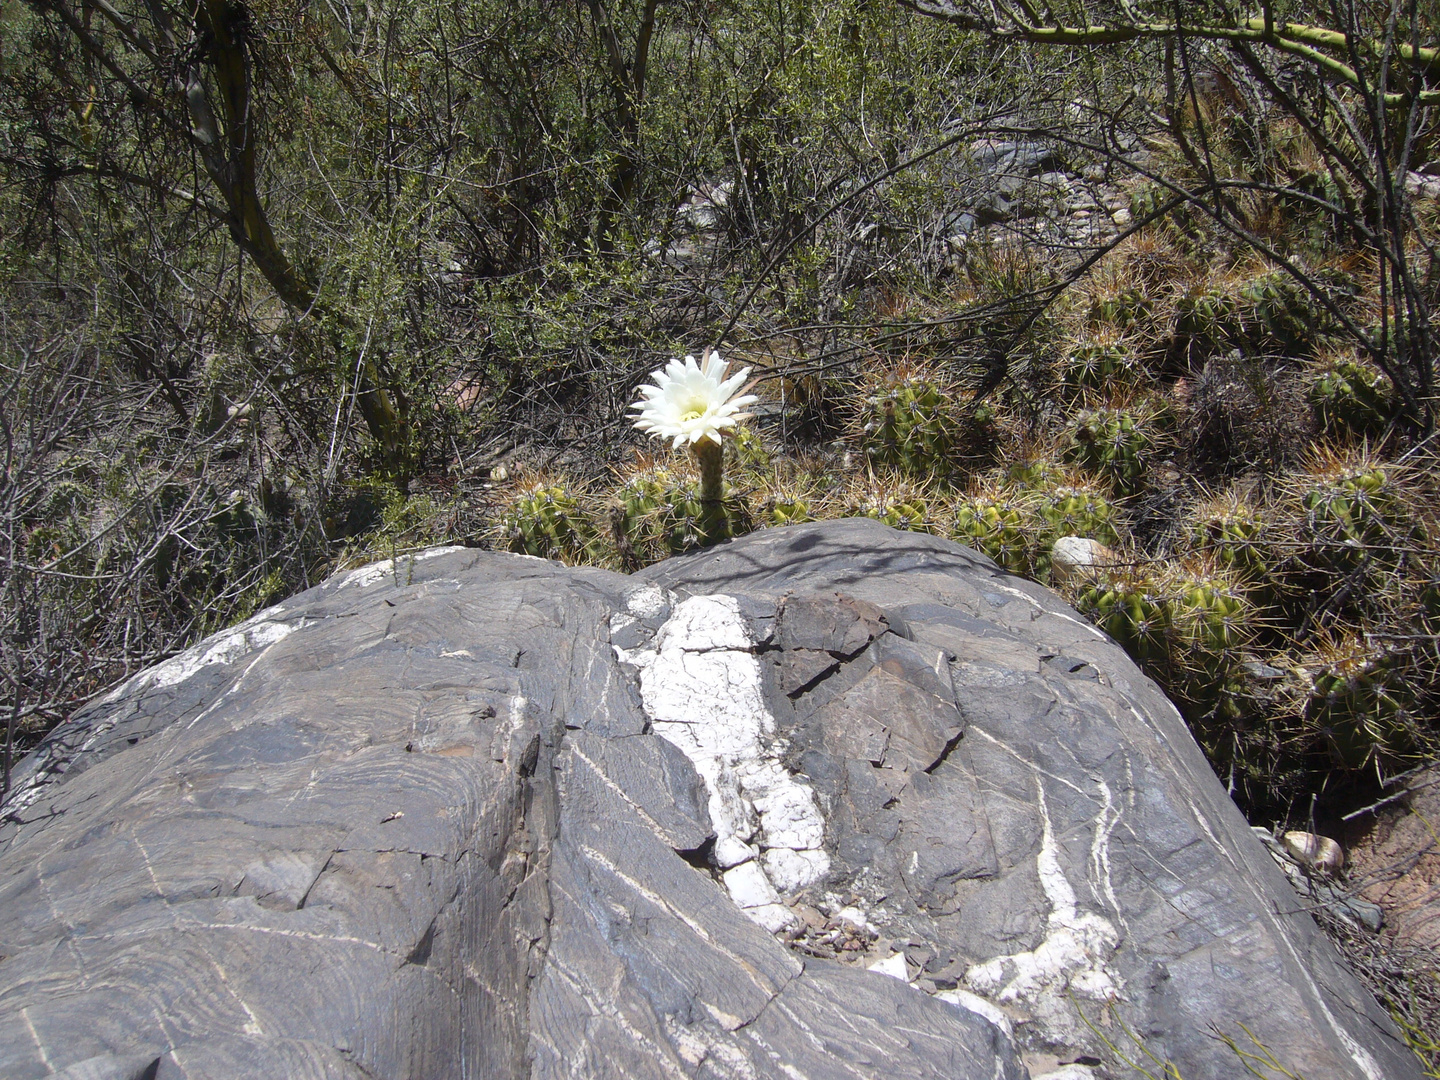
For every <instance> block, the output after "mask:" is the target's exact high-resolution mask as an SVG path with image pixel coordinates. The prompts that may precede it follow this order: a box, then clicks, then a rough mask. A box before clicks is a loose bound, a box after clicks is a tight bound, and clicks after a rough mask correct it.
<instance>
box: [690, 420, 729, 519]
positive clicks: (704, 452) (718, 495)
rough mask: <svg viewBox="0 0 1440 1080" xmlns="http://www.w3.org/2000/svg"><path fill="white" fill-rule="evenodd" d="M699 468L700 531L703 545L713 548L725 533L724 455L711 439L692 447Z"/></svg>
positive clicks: (721, 449) (701, 441) (717, 444)
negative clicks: (710, 545)
mask: <svg viewBox="0 0 1440 1080" xmlns="http://www.w3.org/2000/svg"><path fill="white" fill-rule="evenodd" d="M690 449H691V451H692V452H693V453H694V455H695V460H696V462H697V463H698V464H699V466H700V528H701V532H702V534H703V536H704V538H705V543H706V544H707V545H709V544H716V543H719V542H720V541H721V540H724V539H725V538H726V536H727V535H728V533H729V529H728V527H727V526H728V524H729V523H728V522H727V521H726V517H725V490H724V488H725V472H724V463H725V452H724V449H723V448H722V447H721V445H720V444H719V443H718V442H715V441H714V440H713V439H701V440H700V441H699V442H696V443H692V444H691V446H690Z"/></svg>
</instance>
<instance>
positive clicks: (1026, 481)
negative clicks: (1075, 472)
mask: <svg viewBox="0 0 1440 1080" xmlns="http://www.w3.org/2000/svg"><path fill="white" fill-rule="evenodd" d="M1005 479H1006V480H1007V481H1009V483H1010V484H1011V485H1012V486H1013V487H1014V488H1015V489H1016V490H1017V491H1047V490H1049V489H1050V488H1055V487H1060V486H1062V485H1064V484H1067V483H1069V482H1070V479H1071V477H1070V476H1069V474H1068V473H1067V472H1066V470H1065V468H1064V467H1063V466H1061V465H1057V464H1055V463H1054V462H1053V461H1051V460H1049V459H1048V458H1044V457H1027V458H1022V459H1021V460H1019V461H1016V462H1014V463H1012V464H1011V465H1010V467H1009V468H1007V469H1006V470H1005Z"/></svg>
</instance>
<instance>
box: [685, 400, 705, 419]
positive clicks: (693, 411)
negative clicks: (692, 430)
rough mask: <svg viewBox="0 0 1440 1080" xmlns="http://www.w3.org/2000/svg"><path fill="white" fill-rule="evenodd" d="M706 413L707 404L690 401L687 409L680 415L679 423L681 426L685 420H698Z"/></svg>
mask: <svg viewBox="0 0 1440 1080" xmlns="http://www.w3.org/2000/svg"><path fill="white" fill-rule="evenodd" d="M707 411H708V402H704V401H692V402H690V405H689V407H688V408H686V410H685V411H684V412H682V413H681V414H680V422H681V423H682V424H683V423H685V422H686V421H687V420H699V419H700V417H702V416H704V415H705V413H706V412H707Z"/></svg>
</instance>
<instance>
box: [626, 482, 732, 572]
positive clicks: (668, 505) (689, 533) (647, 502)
mask: <svg viewBox="0 0 1440 1080" xmlns="http://www.w3.org/2000/svg"><path fill="white" fill-rule="evenodd" d="M718 507H719V509H718V513H717V512H715V511H712V510H708V509H707V507H706V505H705V503H704V502H703V501H702V500H701V498H700V485H699V483H698V482H695V481H691V480H686V479H684V478H683V477H680V476H678V475H676V474H675V473H674V472H672V471H671V470H669V469H667V468H664V467H659V466H657V467H651V468H646V469H642V470H640V471H638V472H636V473H635V474H634V475H632V476H631V477H630V478H629V479H628V480H626V481H625V482H624V483H623V484H621V485H620V487H619V488H618V489H617V490H616V491H615V492H614V493H613V494H612V496H611V498H610V508H611V509H610V531H611V540H612V542H613V544H614V546H615V549H616V552H617V555H618V561H619V563H620V565H621V568H622V569H624V570H635V569H639V568H640V567H641V566H646V565H648V564H650V563H652V562H658V561H659V560H661V559H664V558H667V557H668V556H670V555H679V554H681V553H682V552H686V551H690V550H693V549H694V548H697V547H704V546H707V545H708V544H711V543H715V542H716V541H718V540H720V539H723V538H725V537H728V536H743V535H744V534H745V533H748V532H750V531H751V529H753V528H754V518H753V516H752V514H751V513H750V508H749V505H748V504H747V503H746V502H745V500H744V499H743V498H740V497H738V496H733V495H732V496H730V497H728V498H726V499H725V500H724V501H723V502H722V503H720V504H718ZM722 514H723V518H721V519H719V520H714V519H715V518H719V516H720V515H722Z"/></svg>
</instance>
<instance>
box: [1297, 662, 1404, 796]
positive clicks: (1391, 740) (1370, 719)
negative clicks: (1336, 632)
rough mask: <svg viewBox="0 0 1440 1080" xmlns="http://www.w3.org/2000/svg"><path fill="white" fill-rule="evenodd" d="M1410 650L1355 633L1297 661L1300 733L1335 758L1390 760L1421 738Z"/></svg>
mask: <svg viewBox="0 0 1440 1080" xmlns="http://www.w3.org/2000/svg"><path fill="white" fill-rule="evenodd" d="M1412 659H1413V658H1412V656H1411V654H1410V653H1409V652H1408V651H1406V650H1404V649H1398V648H1393V647H1388V646H1385V645H1380V644H1376V643H1372V642H1367V641H1366V640H1365V639H1364V638H1363V637H1361V636H1358V635H1348V636H1345V637H1340V638H1334V639H1331V640H1329V641H1325V642H1323V643H1322V645H1321V647H1320V649H1319V650H1317V652H1316V654H1315V655H1314V656H1313V657H1311V659H1310V662H1309V663H1308V664H1306V665H1303V666H1302V669H1301V670H1302V672H1303V674H1304V676H1305V682H1306V684H1307V685H1306V687H1305V691H1306V692H1305V701H1304V704H1303V707H1302V717H1303V724H1304V726H1303V733H1304V735H1305V736H1306V737H1308V739H1309V740H1311V741H1312V742H1314V743H1316V744H1318V745H1319V746H1321V747H1323V749H1324V750H1326V751H1327V752H1328V753H1329V754H1330V755H1331V757H1332V758H1333V760H1334V762H1335V764H1337V765H1340V766H1342V767H1344V768H1347V769H1353V770H1359V769H1363V768H1365V767H1367V766H1369V765H1371V764H1372V763H1374V762H1376V761H1377V760H1378V761H1381V762H1382V763H1386V764H1389V763H1394V762H1395V761H1397V760H1400V759H1403V758H1404V757H1405V756H1406V755H1407V754H1409V753H1411V752H1413V751H1414V750H1416V749H1417V748H1418V747H1419V746H1420V745H1421V744H1422V743H1423V742H1424V741H1425V739H1424V735H1423V733H1422V732H1421V730H1420V728H1419V725H1418V723H1417V719H1418V718H1417V716H1416V713H1415V709H1416V705H1417V700H1416V694H1415V690H1414V687H1413V685H1412V682H1413V678H1414V671H1413V663H1412Z"/></svg>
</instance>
